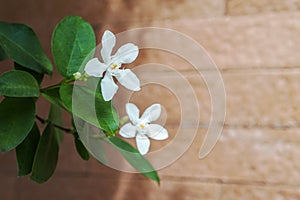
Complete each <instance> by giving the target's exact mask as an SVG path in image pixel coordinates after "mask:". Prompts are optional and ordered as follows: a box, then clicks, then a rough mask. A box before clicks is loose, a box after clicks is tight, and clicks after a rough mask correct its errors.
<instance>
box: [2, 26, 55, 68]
mask: <svg viewBox="0 0 300 200" xmlns="http://www.w3.org/2000/svg"><path fill="white" fill-rule="evenodd" d="M0 46H1V47H2V48H3V50H4V51H5V54H6V55H7V56H8V57H9V58H11V59H12V60H14V61H15V62H17V63H19V64H20V65H22V66H24V67H26V68H29V69H32V70H33V71H36V72H39V73H47V74H51V73H52V64H51V62H50V60H49V59H48V58H47V56H46V54H45V53H44V50H43V48H42V46H41V44H40V42H39V40H38V38H37V36H36V34H35V33H34V31H33V30H32V29H31V28H30V27H28V26H26V25H24V24H15V23H6V22H0Z"/></svg>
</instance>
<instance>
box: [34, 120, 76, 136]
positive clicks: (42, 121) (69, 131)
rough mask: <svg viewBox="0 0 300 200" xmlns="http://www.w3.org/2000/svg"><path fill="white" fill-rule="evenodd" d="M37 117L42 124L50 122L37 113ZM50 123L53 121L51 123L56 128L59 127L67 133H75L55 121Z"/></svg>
mask: <svg viewBox="0 0 300 200" xmlns="http://www.w3.org/2000/svg"><path fill="white" fill-rule="evenodd" d="M35 118H36V119H37V120H39V121H40V122H41V123H42V124H46V123H48V122H49V121H48V120H45V119H43V118H41V117H40V116H38V115H36V116H35ZM50 123H51V125H52V126H54V127H55V128H58V129H60V130H62V131H64V132H66V133H71V134H73V131H72V129H69V128H65V127H62V126H59V125H57V124H54V123H52V122H50Z"/></svg>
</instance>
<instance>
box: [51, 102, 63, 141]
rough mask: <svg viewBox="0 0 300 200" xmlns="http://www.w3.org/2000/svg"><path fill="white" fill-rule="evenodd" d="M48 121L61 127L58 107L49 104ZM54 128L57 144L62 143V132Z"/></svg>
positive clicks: (60, 113)
mask: <svg viewBox="0 0 300 200" xmlns="http://www.w3.org/2000/svg"><path fill="white" fill-rule="evenodd" d="M48 120H49V121H50V122H51V123H52V124H55V125H58V126H61V127H63V120H62V110H61V108H60V107H59V106H58V105H55V104H51V106H50V112H49V117H48ZM54 128H55V135H56V137H57V140H58V142H59V144H61V143H62V142H63V138H64V132H63V131H62V130H61V129H58V128H57V127H54Z"/></svg>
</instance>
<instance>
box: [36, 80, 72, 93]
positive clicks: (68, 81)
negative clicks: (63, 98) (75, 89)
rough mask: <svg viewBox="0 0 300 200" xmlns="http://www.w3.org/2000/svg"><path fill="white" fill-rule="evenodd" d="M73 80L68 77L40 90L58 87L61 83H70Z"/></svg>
mask: <svg viewBox="0 0 300 200" xmlns="http://www.w3.org/2000/svg"><path fill="white" fill-rule="evenodd" d="M73 81H74V79H69V80H66V79H64V80H62V81H61V82H59V83H57V84H55V85H51V86H49V87H45V88H42V89H41V91H44V90H50V89H55V88H59V87H60V86H61V85H62V84H63V83H66V84H67V83H71V82H73Z"/></svg>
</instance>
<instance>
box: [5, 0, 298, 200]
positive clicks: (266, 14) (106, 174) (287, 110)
mask: <svg viewBox="0 0 300 200" xmlns="http://www.w3.org/2000/svg"><path fill="white" fill-rule="evenodd" d="M67 15H80V16H82V17H83V18H84V19H86V20H87V21H89V22H90V23H92V25H93V26H94V29H95V31H96V33H97V37H98V39H99V38H100V37H101V35H102V33H103V31H104V30H105V29H110V30H112V31H114V32H115V33H118V32H121V31H124V30H127V29H130V28H135V27H145V26H158V27H166V28H172V29H175V30H178V31H180V32H183V33H185V34H187V35H189V36H190V37H192V38H194V39H195V40H196V41H197V42H199V43H200V44H202V45H203V46H204V47H205V49H206V50H207V51H208V52H209V54H210V55H211V57H212V59H213V60H214V61H215V62H216V63H217V65H218V67H219V68H220V70H221V73H222V76H223V79H224V83H225V88H226V93H227V116H226V123H225V127H224V130H223V135H222V137H221V139H220V141H219V142H218V144H217V146H216V147H215V149H214V150H213V152H212V153H211V154H210V155H209V156H208V157H207V158H205V159H203V160H199V159H198V153H199V147H200V146H199V144H201V142H202V141H203V136H204V133H205V132H206V128H205V127H200V129H199V134H198V136H197V137H196V140H195V141H194V143H193V144H192V146H191V147H190V148H189V150H188V151H187V152H186V153H185V154H184V155H183V157H181V158H180V159H179V160H178V161H177V162H175V163H174V164H172V165H171V166H169V167H167V168H165V169H163V170H160V171H159V174H160V176H161V179H162V183H161V186H160V187H158V186H157V185H156V184H155V183H153V182H152V181H150V180H147V179H145V178H144V177H143V176H141V175H133V174H125V173H120V172H117V171H115V170H113V169H110V168H108V167H105V166H102V165H100V164H98V163H97V162H96V161H95V160H90V161H88V162H85V161H82V160H80V158H79V156H77V154H76V152H75V149H74V145H73V144H72V142H73V141H72V138H71V137H68V136H66V137H65V141H64V143H63V145H62V148H61V150H60V160H59V164H58V167H57V170H56V172H55V175H54V177H53V178H52V179H51V180H50V181H49V182H47V183H46V184H43V185H37V184H35V183H33V182H31V181H29V180H28V179H27V178H26V177H25V178H17V177H16V175H17V166H16V162H15V155H14V152H9V153H7V154H3V155H1V156H0V184H1V187H0V199H1V200H27V199H45V200H46V199H56V200H69V199H70V200H71V199H72V200H77V199H78V200H81V199H89V200H93V199H95V200H96V199H205V200H210V199H211V200H232V199H247V200H248V199H249V200H252V199H263V200H266V199H276V200H277V199H289V200H290V199H300V187H299V185H300V162H299V158H300V146H299V144H300V126H299V122H300V95H299V89H300V88H299V84H300V78H299V75H300V69H299V66H300V56H299V50H300V0H175V1H159V0H145V1H138V0H126V1H121V0H111V1H108V0H102V1H101V0H90V1H83V0H77V1H75V0H62V1H58V0H54V1H35V0H27V1H25V0H18V1H4V0H2V1H1V7H0V20H1V21H10V22H20V23H26V24H28V25H30V26H31V27H33V29H34V30H35V31H36V32H37V34H38V35H39V36H40V38H41V40H42V45H43V47H44V49H46V51H47V53H48V54H49V55H50V40H51V33H52V30H53V29H54V27H55V25H56V24H57V23H58V21H59V20H61V19H62V18H63V17H65V16H67ZM147 59H148V60H151V59H156V60H157V61H159V63H165V64H168V65H170V66H173V67H174V68H176V69H178V70H179V71H182V73H185V74H187V76H188V79H189V81H190V83H191V84H192V85H193V86H194V88H195V90H196V94H197V97H198V100H199V102H200V109H201V119H200V121H201V123H203V124H205V123H208V122H209V117H210V98H209V94H208V93H207V88H206V86H205V84H204V82H201V81H198V79H197V78H195V77H194V76H193V74H192V73H190V72H189V70H188V67H185V65H186V63H183V62H180V61H178V60H176V59H170V58H168V57H167V58H164V56H161V55H156V57H149V56H146V55H145V56H144V57H143V55H141V56H140V57H139V59H138V61H137V62H144V63H147ZM178 63H180V65H179V64H178ZM1 67H2V66H1ZM5 69H6V68H2V69H1V71H4V70H5ZM56 75H57V73H56ZM161 77H162V78H172V77H166V75H164V74H163V73H162V74H161ZM59 80H60V78H59V76H58V75H57V76H53V78H52V79H50V78H49V80H47V81H45V82H44V83H43V84H44V85H47V84H49V82H51V83H54V82H57V81H59ZM178 87H180V85H179V86H178ZM148 89H149V88H148ZM183 89H184V88H183ZM146 90H147V88H146ZM149 90H151V88H150V89H149ZM156 92H158V94H162V95H165V96H164V97H161V99H163V101H162V104H164V105H166V109H167V111H168V112H170V113H168V114H169V115H170V116H175V117H173V118H172V119H171V120H168V121H167V124H166V126H167V128H168V129H169V131H170V132H171V133H172V130H173V129H176V122H178V119H179V118H178V117H176V116H177V115H176V113H172V109H171V107H168V106H167V105H168V103H169V102H168V101H170V99H169V98H171V97H169V96H168V95H170V94H168V93H163V92H160V91H156ZM134 98H137V99H138V98H140V99H139V100H141V98H144V100H145V101H143V102H145V105H141V106H142V107H143V106H144V107H146V106H148V104H149V103H150V101H151V100H149V99H150V97H147V96H146V97H143V96H142V97H141V96H140V97H139V96H137V97H134ZM164 101H166V102H164ZM172 102H173V101H172ZM44 103H45V102H43V101H40V104H41V105H42V106H44ZM173 103H174V102H173ZM169 104H170V103H169ZM39 112H40V115H42V116H46V115H47V113H46V112H45V110H41V111H39ZM173 112H175V111H173ZM187 131H188V127H187Z"/></svg>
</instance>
